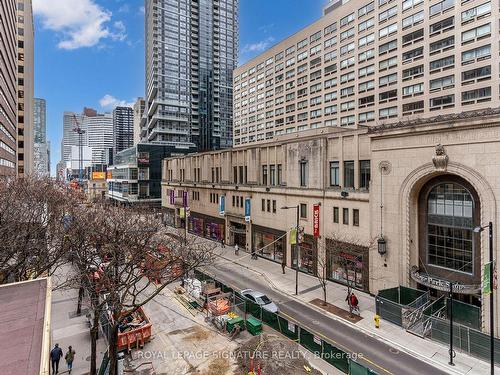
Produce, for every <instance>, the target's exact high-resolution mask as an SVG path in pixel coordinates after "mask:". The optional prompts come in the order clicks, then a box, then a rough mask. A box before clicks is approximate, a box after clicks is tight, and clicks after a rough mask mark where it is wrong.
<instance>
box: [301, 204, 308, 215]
mask: <svg viewBox="0 0 500 375" xmlns="http://www.w3.org/2000/svg"><path fill="white" fill-rule="evenodd" d="M300 218H301V219H307V204H305V203H301V204H300Z"/></svg>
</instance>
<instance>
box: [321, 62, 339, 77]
mask: <svg viewBox="0 0 500 375" xmlns="http://www.w3.org/2000/svg"><path fill="white" fill-rule="evenodd" d="M336 71H337V64H331V65H328V66H325V69H324V72H325V76H328V75H330V74H331V73H335V72H336ZM320 74H321V71H320Z"/></svg>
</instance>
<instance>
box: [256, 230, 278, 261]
mask: <svg viewBox="0 0 500 375" xmlns="http://www.w3.org/2000/svg"><path fill="white" fill-rule="evenodd" d="M252 246H253V248H254V250H256V251H257V254H258V255H259V256H261V257H263V258H266V259H270V260H272V261H275V262H278V263H286V250H285V249H286V232H283V231H278V230H274V229H270V228H265V227H261V226H258V225H253V226H252Z"/></svg>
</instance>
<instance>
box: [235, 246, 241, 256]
mask: <svg viewBox="0 0 500 375" xmlns="http://www.w3.org/2000/svg"><path fill="white" fill-rule="evenodd" d="M239 253H240V248H239V247H238V244H236V245H234V255H238V254H239Z"/></svg>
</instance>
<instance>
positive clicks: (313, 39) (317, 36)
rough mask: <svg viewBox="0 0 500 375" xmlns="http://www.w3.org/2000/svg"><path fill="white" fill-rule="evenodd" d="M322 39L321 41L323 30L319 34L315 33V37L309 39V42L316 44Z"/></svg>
mask: <svg viewBox="0 0 500 375" xmlns="http://www.w3.org/2000/svg"><path fill="white" fill-rule="evenodd" d="M320 39H321V30H320V31H318V32H316V33H314V34H313V35H311V36H310V37H309V41H310V42H311V43H314V42H316V41H318V40H320Z"/></svg>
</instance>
